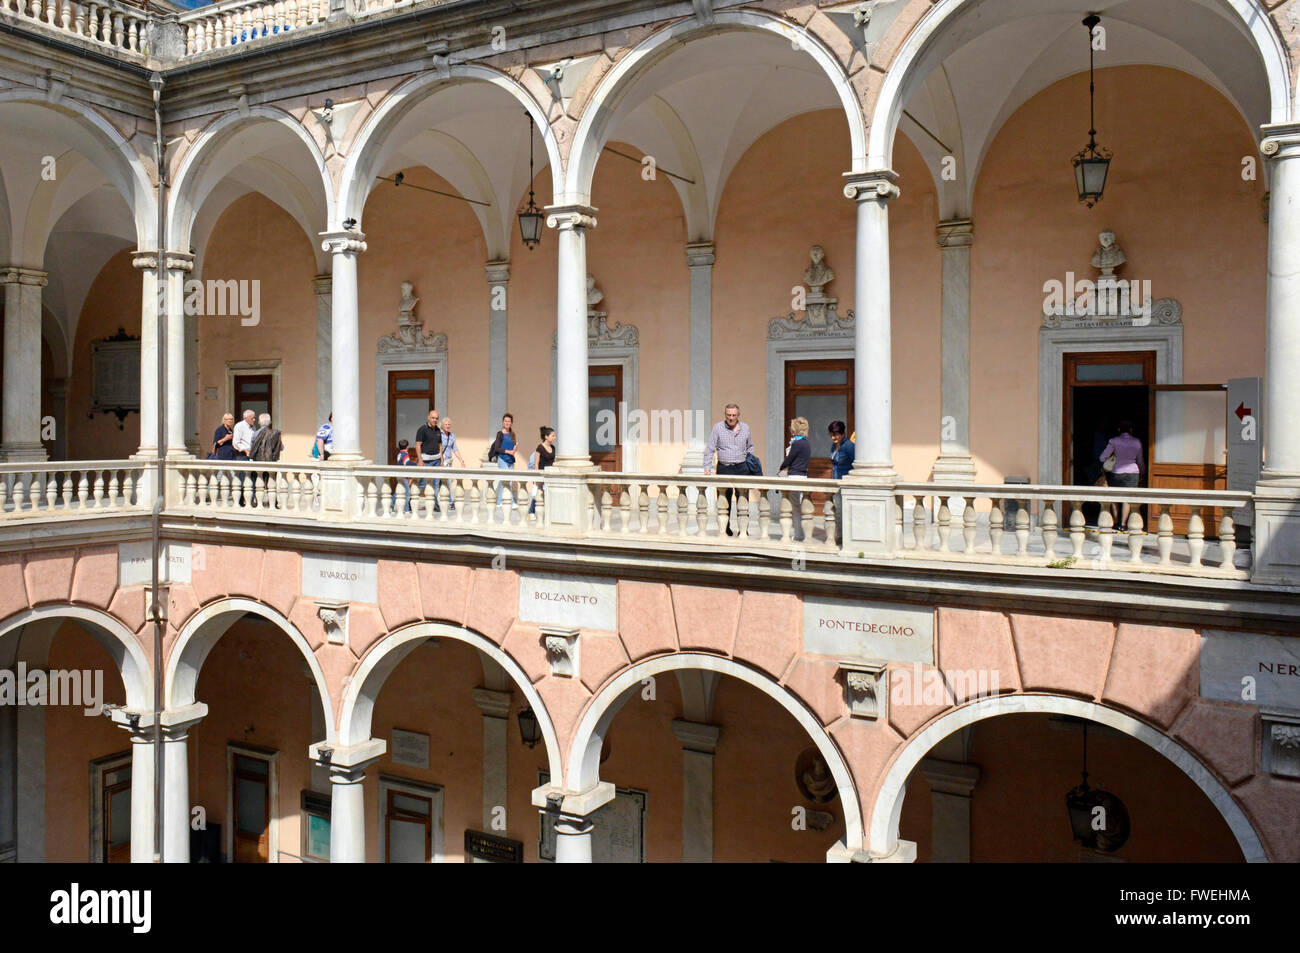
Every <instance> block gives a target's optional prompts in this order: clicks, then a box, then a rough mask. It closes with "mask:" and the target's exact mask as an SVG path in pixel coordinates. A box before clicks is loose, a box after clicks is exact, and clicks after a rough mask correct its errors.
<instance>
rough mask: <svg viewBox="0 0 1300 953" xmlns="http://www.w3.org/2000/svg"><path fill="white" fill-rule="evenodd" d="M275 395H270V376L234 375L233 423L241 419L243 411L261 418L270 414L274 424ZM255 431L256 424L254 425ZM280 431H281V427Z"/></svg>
mask: <svg viewBox="0 0 1300 953" xmlns="http://www.w3.org/2000/svg"><path fill="white" fill-rule="evenodd" d="M274 403H275V395H274V394H273V393H272V387H271V375H270V374H236V375H235V407H234V411H233V413H234V415H235V422H236V423H238V422H239V421H240V420H242V419H243V416H244V411H246V410H251V411H253V412H254V413H256V414H258V416H261V415H262V414H270V415H271V422H272V423H273V424H274V423H275V407H274V406H273V405H274ZM254 429H256V424H254ZM280 429H283V427H281V428H280Z"/></svg>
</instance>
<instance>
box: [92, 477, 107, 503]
mask: <svg viewBox="0 0 1300 953" xmlns="http://www.w3.org/2000/svg"><path fill="white" fill-rule="evenodd" d="M90 497H91V499H92V500H93V501H94V502H92V503H91V506H92V507H94V508H95V509H99V508H100V507H101V506H103V504H104V471H103V470H96V471H95V487H94V489H93V490H91V491H90Z"/></svg>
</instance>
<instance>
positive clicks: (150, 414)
mask: <svg viewBox="0 0 1300 953" xmlns="http://www.w3.org/2000/svg"><path fill="white" fill-rule="evenodd" d="M131 264H132V265H134V266H135V267H136V268H138V269H140V275H141V279H140V284H141V290H140V450H139V452H138V453H137V454H136V456H139V457H152V456H155V455H156V454H157V452H158V310H159V309H158V303H159V302H158V298H159V295H158V255H157V253H156V252H148V251H137V252H136V253H135V255H134V256H133V257H132V259H131ZM133 849H134V848H133Z"/></svg>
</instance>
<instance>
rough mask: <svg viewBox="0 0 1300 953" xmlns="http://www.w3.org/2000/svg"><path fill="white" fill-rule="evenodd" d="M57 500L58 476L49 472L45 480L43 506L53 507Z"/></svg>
mask: <svg viewBox="0 0 1300 953" xmlns="http://www.w3.org/2000/svg"><path fill="white" fill-rule="evenodd" d="M58 502H59V478H58V475H57V474H54V473H51V474H50V478H49V479H48V480H47V481H46V482H45V508H46V509H47V510H52V509H54V508H55V507H56V506H57V505H58Z"/></svg>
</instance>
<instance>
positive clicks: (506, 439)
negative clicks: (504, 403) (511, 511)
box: [488, 414, 519, 506]
mask: <svg viewBox="0 0 1300 953" xmlns="http://www.w3.org/2000/svg"><path fill="white" fill-rule="evenodd" d="M514 426H515V418H514V415H513V414H506V415H505V416H504V417H502V418H501V429H500V430H498V431H497V435H496V439H495V440H493V441H492V446H491V447H489V448H488V460H489V461H492V460H495V461H496V462H497V469H499V470H513V469H514V468H515V433H514ZM507 482H508V481H506V480H498V481H497V506H500V505H501V491H502V490H504V489H505V485H506V483H507ZM518 491H519V487H518V486H516V485H515V484H514V483H511V484H510V503H511V505H512V506H518V505H519V497H518V496H517V494H518Z"/></svg>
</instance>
